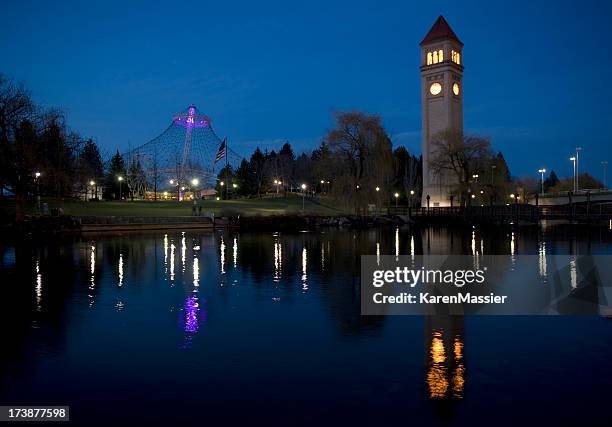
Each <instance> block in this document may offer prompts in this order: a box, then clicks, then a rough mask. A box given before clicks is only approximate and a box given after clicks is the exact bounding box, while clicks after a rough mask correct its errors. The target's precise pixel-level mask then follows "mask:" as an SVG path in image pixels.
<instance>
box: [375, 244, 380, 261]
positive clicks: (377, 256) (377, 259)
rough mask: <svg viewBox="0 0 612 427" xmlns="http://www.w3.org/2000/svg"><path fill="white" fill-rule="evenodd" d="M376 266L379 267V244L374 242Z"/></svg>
mask: <svg viewBox="0 0 612 427" xmlns="http://www.w3.org/2000/svg"><path fill="white" fill-rule="evenodd" d="M376 264H377V265H380V243H379V242H376Z"/></svg>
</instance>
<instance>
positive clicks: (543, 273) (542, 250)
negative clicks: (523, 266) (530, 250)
mask: <svg viewBox="0 0 612 427" xmlns="http://www.w3.org/2000/svg"><path fill="white" fill-rule="evenodd" d="M538 265H539V267H540V277H542V278H543V279H546V277H547V275H548V272H547V265H546V242H545V241H541V242H540V247H539V248H538ZM544 281H545V282H546V280H544Z"/></svg>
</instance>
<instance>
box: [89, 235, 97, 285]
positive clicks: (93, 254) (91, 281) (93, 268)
mask: <svg viewBox="0 0 612 427" xmlns="http://www.w3.org/2000/svg"><path fill="white" fill-rule="evenodd" d="M90 249H91V250H90V252H89V272H90V273H91V277H90V278H89V289H90V290H93V288H95V287H96V283H95V277H94V273H95V272H96V247H95V246H94V245H91V248H90Z"/></svg>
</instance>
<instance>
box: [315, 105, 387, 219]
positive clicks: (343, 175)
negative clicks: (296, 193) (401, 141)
mask: <svg viewBox="0 0 612 427" xmlns="http://www.w3.org/2000/svg"><path fill="white" fill-rule="evenodd" d="M335 118H336V128H335V129H332V130H330V131H329V132H328V134H327V136H326V138H325V143H326V144H327V146H328V147H329V150H330V152H331V154H332V155H333V156H334V158H335V161H334V164H335V168H334V169H335V170H336V173H337V178H336V179H335V182H334V187H333V188H334V194H335V196H336V197H337V198H339V199H341V200H344V201H345V204H346V205H353V206H354V208H355V211H356V212H359V211H360V210H362V209H365V206H366V205H367V204H368V203H373V202H374V201H376V199H377V198H378V196H377V192H376V190H375V189H376V187H377V186H378V187H379V189H380V188H382V189H383V191H388V190H389V189H390V183H391V182H392V181H393V166H392V165H393V154H392V151H391V140H390V139H389V136H388V135H387V133H386V132H385V130H384V128H383V126H382V123H381V120H380V117H379V116H375V115H368V114H365V113H362V112H359V111H352V112H348V113H338V114H337V115H336V117H335Z"/></svg>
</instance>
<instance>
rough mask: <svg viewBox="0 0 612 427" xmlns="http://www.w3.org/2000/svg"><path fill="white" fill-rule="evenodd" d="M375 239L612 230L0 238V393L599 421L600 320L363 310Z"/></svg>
mask: <svg viewBox="0 0 612 427" xmlns="http://www.w3.org/2000/svg"><path fill="white" fill-rule="evenodd" d="M377 251H378V252H379V253H381V254H396V253H399V254H411V253H415V254H420V253H432V254H436V253H442V254H446V253H457V254H473V253H496V254H508V256H513V255H517V254H539V255H540V256H541V257H542V259H545V256H546V255H547V254H586V253H592V254H610V253H612V232H611V231H610V230H608V229H604V228H602V229H599V228H597V229H586V228H569V227H565V228H549V229H546V230H538V229H537V228H523V229H514V230H512V229H503V228H496V229H494V230H488V231H486V232H485V231H483V230H479V229H473V230H472V229H466V230H453V231H450V230H447V229H425V230H419V231H415V230H409V229H397V230H396V229H384V230H368V231H357V232H355V231H324V232H304V233H294V234H286V233H272V232H266V233H263V232H262V233H260V232H258V233H238V232H227V231H225V232H185V233H181V232H174V231H173V232H168V233H163V232H162V233H148V234H123V235H96V236H84V237H81V238H79V239H76V240H68V241H64V242H61V243H57V242H55V243H49V242H31V241H27V240H26V239H24V240H23V241H21V242H19V244H13V245H8V246H7V245H6V244H4V246H0V306H1V314H0V316H1V319H0V321H1V322H0V330H1V331H2V337H3V348H2V351H1V355H0V358H1V360H0V362H1V367H0V402H2V403H1V404H41V405H42V404H47V405H50V404H56V405H67V404H68V405H70V406H71V418H72V419H73V420H74V421H75V422H76V424H79V425H93V424H95V425H111V424H114V425H124V424H127V423H129V422H132V423H135V424H134V425H176V424H177V423H179V422H180V423H181V424H182V425H192V424H193V425H196V424H197V425H206V424H207V423H208V424H209V425H210V424H211V423H212V425H218V424H220V423H224V424H228V425H229V424H233V423H236V422H243V423H248V424H266V425H275V424H282V425H287V424H291V425H295V424H312V423H316V424H323V425H324V424H328V423H332V422H334V423H336V425H344V424H352V425H361V424H370V425H384V424H402V425H423V424H425V423H427V424H428V425H468V424H469V425H481V424H482V425H485V424H486V425H514V424H517V423H521V424H526V423H527V424H535V423H536V422H541V423H545V424H553V423H557V424H567V423H570V424H578V423H579V424H581V425H596V424H602V425H603V424H605V423H607V422H608V421H609V419H610V418H609V410H608V409H607V407H608V406H607V405H608V403H609V401H610V398H611V396H612V320H610V319H606V318H603V317H599V316H589V317H467V318H465V319H460V318H424V317H409V316H388V317H362V316H360V314H359V307H360V302H359V297H360V294H359V255H361V254H376V253H377ZM373 423H374V424H373Z"/></svg>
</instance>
